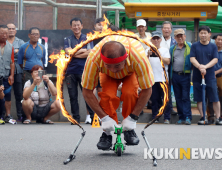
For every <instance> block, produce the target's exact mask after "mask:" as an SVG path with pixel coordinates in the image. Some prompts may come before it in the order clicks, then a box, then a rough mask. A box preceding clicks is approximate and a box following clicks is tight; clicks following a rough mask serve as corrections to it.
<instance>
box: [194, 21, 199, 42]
mask: <svg viewBox="0 0 222 170" xmlns="http://www.w3.org/2000/svg"><path fill="white" fill-rule="evenodd" d="M199 21H200V19H194V38H195V39H194V41H195V42H197V41H198V40H199V37H198V29H199Z"/></svg>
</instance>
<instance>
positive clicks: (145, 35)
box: [136, 19, 151, 50]
mask: <svg viewBox="0 0 222 170" xmlns="http://www.w3.org/2000/svg"><path fill="white" fill-rule="evenodd" d="M136 29H137V31H138V33H136V35H138V36H139V37H140V38H141V39H143V40H144V41H146V42H150V38H151V34H150V33H149V32H146V30H147V26H146V21H145V20H144V19H139V20H137V21H136ZM141 44H142V46H143V48H144V50H146V49H148V46H147V45H146V44H144V43H141Z"/></svg>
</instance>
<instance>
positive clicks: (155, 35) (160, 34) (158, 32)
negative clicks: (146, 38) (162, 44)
mask: <svg viewBox="0 0 222 170" xmlns="http://www.w3.org/2000/svg"><path fill="white" fill-rule="evenodd" d="M151 36H152V38H153V37H160V38H162V33H161V32H160V31H153V32H152V33H151Z"/></svg>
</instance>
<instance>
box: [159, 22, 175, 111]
mask: <svg viewBox="0 0 222 170" xmlns="http://www.w3.org/2000/svg"><path fill="white" fill-rule="evenodd" d="M172 28H173V25H172V23H171V22H170V21H164V22H163V23H162V29H161V30H162V34H163V36H162V41H161V43H160V46H161V47H165V48H167V49H170V47H171V46H172V45H175V44H176V43H177V42H176V40H175V39H174V38H173V37H171V33H172ZM170 70H171V63H170V64H169V66H168V74H169V75H170ZM165 112H171V114H172V115H176V114H177V112H175V111H174V110H173V105H172V98H171V79H169V103H168V105H167V108H166V111H165ZM167 114H168V113H167Z"/></svg>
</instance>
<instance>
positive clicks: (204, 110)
mask: <svg viewBox="0 0 222 170" xmlns="http://www.w3.org/2000/svg"><path fill="white" fill-rule="evenodd" d="M201 86H202V110H203V118H204V124H205V112H206V103H205V88H206V84H205V79H204V75H203V74H202V84H201Z"/></svg>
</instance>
